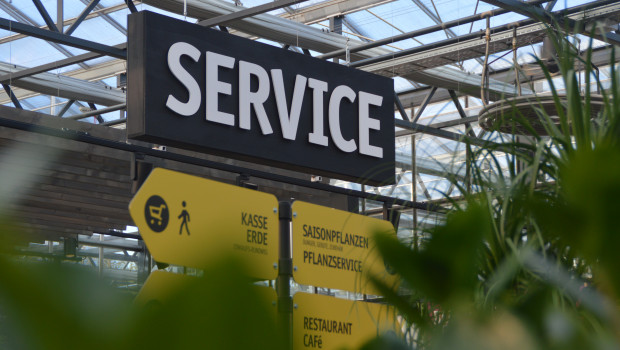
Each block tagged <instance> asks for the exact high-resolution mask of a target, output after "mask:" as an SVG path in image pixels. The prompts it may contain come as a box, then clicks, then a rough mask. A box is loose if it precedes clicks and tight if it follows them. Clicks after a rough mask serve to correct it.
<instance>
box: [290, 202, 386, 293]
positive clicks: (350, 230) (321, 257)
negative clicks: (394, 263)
mask: <svg viewBox="0 0 620 350" xmlns="http://www.w3.org/2000/svg"><path fill="white" fill-rule="evenodd" d="M386 233H387V234H394V227H393V226H392V224H391V223H390V222H388V221H385V220H379V219H375V218H371V217H368V216H364V215H359V214H353V213H349V212H346V211H342V210H336V209H332V208H327V207H322V206H319V205H315V204H310V203H305V202H301V201H296V202H294V203H293V278H294V279H295V282H297V283H300V284H306V285H312V286H320V287H326V288H335V289H341V290H348V291H355V292H358V293H366V294H379V292H378V291H377V290H376V289H375V288H373V286H372V285H371V284H370V283H369V282H368V279H367V278H366V277H367V275H368V274H371V275H373V276H375V277H378V278H383V279H384V280H387V281H388V283H396V277H395V276H392V275H391V274H390V273H389V268H388V267H387V266H386V265H385V264H384V263H383V259H382V258H381V257H380V256H379V254H378V252H377V250H376V249H374V247H373V244H372V239H371V238H372V236H373V235H374V234H386Z"/></svg>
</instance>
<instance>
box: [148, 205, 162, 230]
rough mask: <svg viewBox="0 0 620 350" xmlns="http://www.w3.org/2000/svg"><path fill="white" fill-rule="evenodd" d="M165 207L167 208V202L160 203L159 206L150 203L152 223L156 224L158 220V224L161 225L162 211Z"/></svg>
mask: <svg viewBox="0 0 620 350" xmlns="http://www.w3.org/2000/svg"><path fill="white" fill-rule="evenodd" d="M164 209H166V205H165V204H160V205H159V206H154V205H149V211H150V214H151V224H153V225H155V223H156V222H157V225H161V221H162V219H161V213H162V211H163V210H164Z"/></svg>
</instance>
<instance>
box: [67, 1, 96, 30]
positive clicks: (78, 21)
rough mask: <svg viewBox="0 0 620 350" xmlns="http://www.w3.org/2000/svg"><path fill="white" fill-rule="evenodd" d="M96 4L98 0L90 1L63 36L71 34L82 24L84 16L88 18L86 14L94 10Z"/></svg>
mask: <svg viewBox="0 0 620 350" xmlns="http://www.w3.org/2000/svg"><path fill="white" fill-rule="evenodd" d="M98 3H99V0H92V1H91V2H90V3H89V4H88V5H86V7H85V8H84V10H82V13H80V15H79V16H78V17H77V19H76V20H75V22H73V24H72V25H71V26H70V27H69V28H67V30H66V31H65V34H67V35H71V34H73V32H74V31H75V30H76V29H77V27H78V26H79V25H80V24H82V22H83V21H84V20H85V19H86V16H88V14H89V13H90V12H91V11H92V10H93V9H94V8H95V6H97V4H98Z"/></svg>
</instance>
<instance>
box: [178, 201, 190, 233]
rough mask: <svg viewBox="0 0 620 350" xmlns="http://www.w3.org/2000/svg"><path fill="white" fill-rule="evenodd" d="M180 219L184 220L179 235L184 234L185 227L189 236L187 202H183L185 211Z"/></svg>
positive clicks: (180, 215)
mask: <svg viewBox="0 0 620 350" xmlns="http://www.w3.org/2000/svg"><path fill="white" fill-rule="evenodd" d="M179 219H182V220H183V221H182V222H181V227H180V228H179V234H180V235H182V234H183V226H185V231H187V235H188V236H189V224H188V222H189V213H188V212H187V210H185V201H183V211H181V214H179Z"/></svg>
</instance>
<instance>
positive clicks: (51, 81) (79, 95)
mask: <svg viewBox="0 0 620 350" xmlns="http://www.w3.org/2000/svg"><path fill="white" fill-rule="evenodd" d="M17 68H18V69H20V68H22V69H23V67H19V66H18V67H17ZM13 70H15V66H14V65H12V64H7V63H0V74H2V75H5V74H10V73H11V72H12V71H13ZM12 84H13V86H17V87H20V88H22V89H26V90H30V91H37V92H40V93H43V94H47V95H52V96H58V97H63V98H67V99H70V100H78V101H85V102H92V103H96V104H98V105H104V106H112V105H117V104H121V103H125V101H126V99H125V93H124V92H122V91H119V90H113V89H108V88H104V87H103V86H102V85H101V84H100V83H97V82H89V81H83V80H79V79H75V78H71V77H67V76H63V75H57V74H51V73H39V74H37V75H34V76H31V77H24V78H22V79H19V80H16V81H13V82H12ZM22 93H23V94H26V92H25V91H22ZM2 95H4V94H2ZM1 98H2V96H0V99H1Z"/></svg>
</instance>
